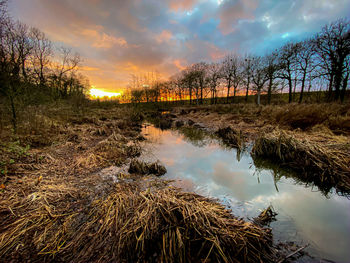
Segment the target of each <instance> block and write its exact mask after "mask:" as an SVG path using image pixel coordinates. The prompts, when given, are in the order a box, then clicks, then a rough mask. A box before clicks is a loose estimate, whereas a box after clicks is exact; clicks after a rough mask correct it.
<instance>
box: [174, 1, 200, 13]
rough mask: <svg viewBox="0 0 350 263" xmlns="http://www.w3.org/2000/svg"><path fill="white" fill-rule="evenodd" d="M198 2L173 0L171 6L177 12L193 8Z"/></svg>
mask: <svg viewBox="0 0 350 263" xmlns="http://www.w3.org/2000/svg"><path fill="white" fill-rule="evenodd" d="M196 2H197V1H196V0H171V1H170V3H169V7H170V9H171V10H172V11H175V12H178V11H185V10H190V9H192V8H193V6H194V5H195V3H196Z"/></svg>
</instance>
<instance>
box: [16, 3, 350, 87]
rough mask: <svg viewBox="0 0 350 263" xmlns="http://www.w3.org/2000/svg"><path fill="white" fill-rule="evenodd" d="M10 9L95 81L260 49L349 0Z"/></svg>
mask: <svg viewBox="0 0 350 263" xmlns="http://www.w3.org/2000/svg"><path fill="white" fill-rule="evenodd" d="M9 7H10V12H11V14H12V16H13V17H14V18H16V19H19V20H21V21H23V22H25V23H27V24H28V25H30V26H34V27H37V28H39V29H41V30H42V31H44V32H45V33H46V34H47V36H48V37H49V38H50V39H52V40H53V41H54V42H55V45H56V46H57V47H59V46H62V45H63V46H66V47H70V48H72V49H73V50H74V51H77V52H79V53H80V54H81V56H82V57H83V58H84V66H83V67H82V70H83V71H84V73H85V74H86V75H87V76H88V77H89V78H90V80H91V83H92V85H94V86H96V87H97V88H100V89H104V90H109V91H114V90H116V91H118V90H121V89H123V88H124V87H126V85H127V83H128V82H129V80H130V75H131V74H143V73H146V72H151V71H153V72H155V71H157V72H159V73H160V74H161V75H162V76H163V78H167V77H169V76H171V75H172V74H174V73H176V72H178V71H179V70H182V69H184V68H185V67H186V66H187V65H189V64H192V63H195V62H199V61H207V62H210V61H216V60H220V59H221V58H222V57H223V56H224V55H225V54H226V53H228V52H242V53H246V52H251V53H258V54H262V53H265V52H267V51H268V50H271V49H274V48H276V47H278V46H280V45H282V44H283V43H285V42H287V41H291V40H298V39H302V38H305V37H308V36H311V35H313V34H314V33H315V32H317V31H319V30H321V28H322V26H323V25H325V24H327V23H329V22H331V21H334V20H336V19H338V18H341V17H345V16H348V14H349V13H350V2H349V1H348V0H284V1H272V0H206V1H205V0H165V1H157V0H128V1H125V0H74V1H73V0H60V1H57V0H31V1H23V0H9Z"/></svg>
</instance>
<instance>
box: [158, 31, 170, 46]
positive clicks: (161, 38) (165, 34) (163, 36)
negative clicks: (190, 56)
mask: <svg viewBox="0 0 350 263" xmlns="http://www.w3.org/2000/svg"><path fill="white" fill-rule="evenodd" d="M172 37H173V34H172V33H171V32H170V31H169V30H163V31H162V32H161V33H160V34H159V35H157V36H156V37H155V39H156V40H157V42H158V43H163V42H169V41H170V39H171V38H172Z"/></svg>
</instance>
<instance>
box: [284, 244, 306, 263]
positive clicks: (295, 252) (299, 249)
mask: <svg viewBox="0 0 350 263" xmlns="http://www.w3.org/2000/svg"><path fill="white" fill-rule="evenodd" d="M308 246H309V244H307V245H305V246H303V247H301V248H298V249H297V250H295V251H294V252H293V253H290V254H289V255H288V256H286V257H285V258H283V259H281V260H280V261H278V262H277V263H283V262H284V261H285V260H286V259H288V258H290V257H292V256H294V255H295V254H297V253H299V252H300V251H302V250H303V249H305V248H307V247H308Z"/></svg>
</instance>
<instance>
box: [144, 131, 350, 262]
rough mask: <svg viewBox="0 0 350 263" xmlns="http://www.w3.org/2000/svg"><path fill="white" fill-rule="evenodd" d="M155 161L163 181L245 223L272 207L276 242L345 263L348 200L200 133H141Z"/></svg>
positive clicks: (349, 225)
mask: <svg viewBox="0 0 350 263" xmlns="http://www.w3.org/2000/svg"><path fill="white" fill-rule="evenodd" d="M143 132H144V134H145V135H146V136H147V137H148V138H149V139H150V141H152V142H153V143H152V144H149V145H148V147H150V148H151V150H150V151H151V152H152V154H153V155H154V158H156V159H159V160H160V161H161V162H163V163H164V164H165V165H166V167H167V170H168V173H167V174H166V175H165V178H167V179H175V180H177V181H176V185H177V186H179V187H182V188H184V189H185V190H187V191H195V192H197V193H199V194H202V195H208V196H211V197H216V198H219V199H221V200H222V202H223V203H225V204H226V205H227V206H229V207H231V208H232V210H233V212H234V213H235V214H236V215H238V216H242V217H245V218H252V217H255V216H257V215H258V214H259V209H263V208H266V207H267V206H268V205H270V204H272V205H273V207H274V208H275V210H276V211H277V212H278V216H277V221H276V222H273V223H272V224H271V227H273V231H274V234H275V237H276V238H277V239H279V240H281V241H286V240H288V241H299V242H302V243H304V244H305V243H310V244H311V246H310V248H309V249H308V251H309V252H310V253H312V254H313V255H315V256H317V257H320V258H327V259H330V260H334V261H336V262H348V261H349V260H350V252H349V249H348V248H349V247H350V235H349V233H350V201H349V200H348V199H347V198H345V197H341V196H338V195H336V194H334V193H332V192H329V191H323V193H326V194H327V197H326V196H324V195H323V193H322V192H321V191H316V188H312V187H307V185H305V183H302V182H301V181H300V180H295V179H294V178H295V174H293V173H291V172H289V171H286V170H281V169H278V168H277V166H273V165H272V166H266V164H265V165H264V163H261V162H260V161H259V160H253V159H252V157H251V156H250V154H249V151H246V152H242V153H241V155H240V158H237V151H236V150H235V149H230V148H227V147H223V146H222V145H220V143H218V142H217V141H216V140H215V139H214V138H212V137H210V136H208V135H207V134H206V133H205V132H196V131H191V130H184V129H181V130H180V131H171V130H166V131H160V130H159V129H157V128H154V127H152V126H147V127H145V128H144V129H143Z"/></svg>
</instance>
